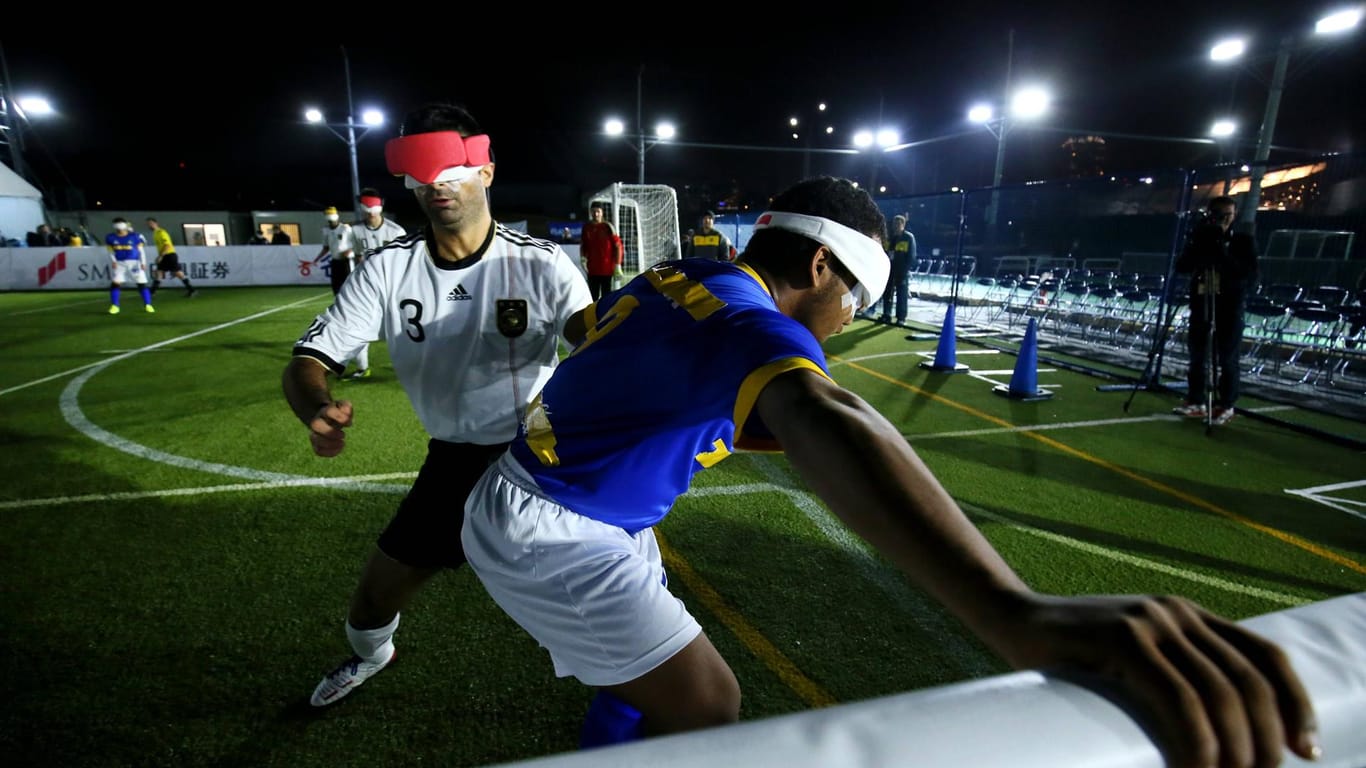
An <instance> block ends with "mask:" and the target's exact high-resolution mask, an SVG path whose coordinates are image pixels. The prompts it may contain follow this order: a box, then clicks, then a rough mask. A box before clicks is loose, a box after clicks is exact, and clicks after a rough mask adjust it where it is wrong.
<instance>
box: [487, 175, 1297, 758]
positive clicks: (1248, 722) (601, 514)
mask: <svg viewBox="0 0 1366 768" xmlns="http://www.w3.org/2000/svg"><path fill="white" fill-rule="evenodd" d="M884 226H885V224H884V219H883V216H882V214H881V213H880V212H879V211H878V208H877V206H876V204H875V203H874V202H873V200H872V199H871V198H870V197H869V196H868V195H867V193H865V192H864V191H862V190H861V189H859V188H858V187H856V186H854V185H853V184H852V183H851V182H849V181H847V180H843V179H834V178H829V177H825V178H816V179H808V180H806V181H803V182H800V183H798V184H796V185H795V186H793V187H791V188H790V189H788V190H786V191H785V192H783V193H782V194H780V195H779V196H778V197H776V198H774V200H773V203H772V205H771V206H770V210H769V211H768V212H766V213H764V214H762V215H761V216H760V217H759V218H758V220H757V221H756V223H755V226H754V235H753V237H752V239H751V240H750V241H749V245H748V247H747V249H746V250H745V253H744V254H743V255H742V257H741V258H740V259H739V260H738V261H736V262H735V263H726V262H716V261H704V260H696V259H687V260H683V261H676V262H668V263H664V264H659V265H656V266H654V267H652V268H650V269H648V270H646V271H645V272H644V273H642V274H641V275H640V276H638V277H637V278H635V279H634V280H632V281H631V283H629V284H628V285H627V286H625V287H624V288H623V289H622V290H619V291H617V292H615V293H612V294H609V295H608V296H606V297H604V298H603V299H601V300H599V301H598V302H597V303H596V304H594V305H592V306H590V307H589V308H588V309H586V310H584V311H583V312H581V313H579V314H577V315H576V316H575V317H573V318H571V320H570V323H569V324H568V325H567V326H566V336H567V337H568V338H570V339H572V340H575V341H576V348H575V350H574V352H573V353H572V354H571V355H570V356H569V357H568V358H567V359H566V360H565V361H564V362H563V363H562V364H561V365H560V366H559V367H558V368H557V369H556V371H555V373H554V374H553V375H552V376H551V377H550V381H549V382H548V383H547V384H546V386H545V387H544V388H543V389H542V391H541V394H540V396H539V397H537V398H536V399H535V400H533V401H532V403H531V406H530V408H529V409H528V412H527V418H526V422H525V424H524V426H523V428H522V430H521V432H520V434H519V437H518V439H517V440H515V441H513V443H512V446H511V448H510V450H509V451H508V452H507V453H506V454H504V455H503V457H502V458H501V459H499V461H498V463H496V464H494V465H493V466H492V467H490V469H489V470H488V471H487V472H486V473H485V474H484V476H483V477H482V478H481V480H480V481H479V484H478V485H477V486H475V488H474V490H473V491H472V492H471V493H470V497H469V501H468V502H467V504H466V518H465V525H464V529H463V531H462V535H461V541H462V543H463V545H464V550H465V555H466V557H467V558H468V562H469V564H470V566H471V567H472V568H473V569H474V571H475V573H476V574H477V575H478V577H479V579H480V580H481V581H482V582H483V584H484V586H485V587H486V588H487V590H488V592H489V594H490V595H491V596H492V597H493V599H494V600H495V601H496V602H497V603H498V604H499V605H500V606H501V607H502V608H503V610H504V611H505V612H507V614H508V615H509V616H511V617H512V618H513V619H514V620H515V621H516V622H517V623H518V624H520V625H521V626H522V627H523V628H524V629H526V630H527V632H528V633H530V634H531V635H532V636H533V637H534V638H535V639H536V641H537V642H538V643H540V644H541V645H542V646H543V647H545V648H546V649H547V650H548V651H549V654H550V658H551V661H552V662H553V664H554V668H555V672H556V674H557V675H559V676H562V677H563V676H571V675H572V676H574V677H577V678H578V679H579V680H580V681H581V682H583V683H585V684H587V685H590V686H594V687H596V688H598V689H599V693H598V696H597V697H596V698H595V700H594V703H593V705H592V706H591V707H590V710H589V716H588V718H587V720H586V721H585V724H584V730H583V732H582V734H581V742H582V743H583V744H584V745H585V746H591V745H597V744H605V743H612V742H617V741H625V740H630V739H633V738H637V737H639V736H642V735H653V734H662V733H669V732H675V731H684V730H691V729H696V728H704V727H708V726H713V725H719V724H723V723H729V722H733V721H735V720H737V719H738V717H739V711H740V688H739V685H738V683H737V682H736V680H735V676H734V673H733V672H732V671H731V669H730V667H729V666H728V665H727V664H726V662H725V661H724V660H723V659H722V658H721V655H720V654H719V653H718V652H717V650H716V648H715V647H713V645H712V643H711V641H710V640H709V639H708V638H707V636H706V634H705V633H704V632H703V631H702V630H701V628H700V627H699V625H698V623H697V622H696V620H694V619H693V617H692V616H691V615H689V613H688V611H687V609H686V607H685V606H684V604H683V603H682V601H680V600H679V599H678V598H676V597H674V596H673V595H672V594H670V592H669V590H668V588H667V585H666V580H665V574H664V569H663V565H662V562H661V558H660V552H659V548H658V545H657V544H656V541H655V537H654V534H653V533H652V530H651V526H653V525H654V524H655V523H657V522H659V521H660V520H661V519H662V518H663V517H664V516H665V515H666V514H667V513H668V511H669V508H670V506H671V505H672V503H673V502H674V500H675V499H676V498H677V497H678V495H679V494H682V493H683V492H684V491H685V490H686V489H687V488H688V485H689V483H690V481H691V478H692V476H693V475H695V474H697V473H698V472H700V471H702V470H704V469H706V468H708V467H710V466H713V465H715V464H716V463H718V462H720V461H722V460H724V459H725V458H726V457H727V456H729V455H730V454H731V453H732V452H733V451H735V450H738V449H756V450H764V449H769V450H772V449H779V448H781V450H783V451H784V452H785V453H786V454H787V457H788V459H789V461H790V462H791V464H792V466H793V468H794V469H795V470H796V471H797V473H798V474H799V475H800V476H801V477H802V479H803V480H804V481H805V482H806V483H807V484H808V485H809V486H810V487H811V488H812V489H813V490H814V491H815V492H816V493H817V494H818V495H819V496H820V497H821V498H822V499H823V500H824V501H825V502H826V503H827V504H828V505H829V507H830V509H831V510H832V511H833V512H834V513H835V514H836V515H837V516H839V517H840V519H841V520H842V521H844V522H845V523H846V524H847V525H848V526H849V527H850V528H851V529H853V530H854V531H855V532H857V533H858V534H859V535H861V536H862V537H864V538H865V539H866V540H867V541H869V542H870V543H871V544H873V545H874V546H875V547H876V548H877V550H878V551H879V552H880V553H882V554H883V555H885V556H886V557H887V558H888V559H889V560H890V561H891V562H893V563H894V564H896V565H897V566H898V567H899V568H900V569H902V570H903V571H905V573H906V574H907V575H908V576H910V577H911V579H912V580H913V581H914V582H915V583H916V584H917V585H919V586H920V587H921V588H923V589H925V590H926V591H927V592H928V593H929V594H931V595H932V596H933V597H935V598H936V599H937V600H939V601H940V602H942V603H943V604H944V605H945V606H946V607H947V608H948V609H949V610H951V611H952V612H953V613H954V615H955V616H957V617H958V618H959V619H960V620H962V621H963V622H964V624H965V625H966V626H967V627H968V628H970V629H971V630H972V631H973V632H974V633H976V634H977V635H978V636H979V637H980V638H981V639H982V640H983V641H984V642H985V643H986V644H987V645H988V646H989V647H991V648H992V649H993V650H994V651H996V652H997V653H999V654H1000V655H1001V656H1002V657H1003V658H1004V659H1005V660H1006V661H1008V662H1009V663H1010V664H1012V665H1013V666H1014V667H1016V668H1040V667H1055V666H1061V667H1071V668H1073V669H1075V670H1081V671H1086V672H1089V673H1092V674H1095V675H1099V676H1100V677H1103V678H1106V679H1108V680H1109V681H1111V682H1118V683H1119V684H1120V685H1121V686H1122V687H1124V688H1125V689H1126V690H1127V692H1128V693H1129V694H1132V695H1134V696H1135V697H1136V700H1137V701H1138V702H1139V703H1140V704H1141V705H1144V706H1145V707H1146V711H1147V712H1148V713H1149V714H1150V715H1152V717H1153V718H1154V720H1155V723H1156V726H1157V733H1158V737H1159V740H1160V741H1162V742H1163V743H1164V744H1165V746H1166V747H1167V748H1168V749H1170V750H1171V754H1172V756H1173V764H1179V765H1197V764H1199V765H1213V764H1229V765H1232V764H1238V765H1244V764H1252V763H1253V762H1254V758H1255V761H1256V764H1257V765H1269V764H1270V763H1271V762H1273V761H1274V760H1276V759H1278V758H1279V756H1280V755H1281V752H1282V750H1283V743H1288V744H1289V745H1290V748H1291V749H1292V750H1293V751H1294V752H1296V753H1297V754H1299V755H1302V756H1310V755H1312V754H1314V753H1315V751H1316V747H1315V743H1314V739H1315V736H1314V725H1313V722H1314V721H1313V713H1312V707H1311V705H1310V703H1309V700H1308V697H1307V695H1306V693H1305V691H1304V688H1303V686H1302V685H1301V683H1300V681H1299V679H1298V677H1297V676H1296V674H1295V673H1294V671H1293V670H1292V669H1291V667H1290V666H1289V663H1288V661H1287V660H1286V657H1285V655H1284V654H1283V652H1281V651H1280V650H1279V649H1278V648H1277V647H1276V646H1274V645H1272V644H1270V643H1269V642H1267V641H1266V640H1264V639H1262V638H1260V637H1259V636H1257V635H1254V634H1252V633H1250V632H1248V631H1247V630H1244V629H1242V628H1241V627H1239V626H1237V625H1236V624H1233V623H1230V622H1227V621H1225V620H1223V619H1220V618H1218V617H1215V616H1213V615H1211V614H1209V613H1207V612H1205V611H1204V610H1202V609H1201V608H1199V607H1197V606H1195V605H1194V604H1192V603H1190V602H1188V601H1186V600H1185V599H1182V598H1179V597H1149V596H1124V597H1120V596H1091V597H1058V596H1051V595H1043V594H1038V593H1035V592H1033V591H1031V590H1030V589H1029V588H1028V587H1027V586H1026V585H1025V584H1024V583H1023V582H1022V581H1021V580H1020V578H1019V577H1018V576H1017V575H1016V574H1015V573H1014V572H1013V571H1012V570H1011V568H1010V567H1009V566H1008V565H1007V564H1006V563H1005V562H1004V561H1003V560H1002V559H1001V557H1000V556H999V555H998V554H997V553H996V551H995V550H994V549H993V548H992V547H991V545H990V544H989V543H988V542H987V540H986V539H985V538H984V537H983V536H982V535H981V534H980V533H979V532H978V530H977V529H976V528H975V527H974V526H973V525H972V524H971V523H970V522H969V521H968V520H967V518H966V517H965V516H964V515H963V513H962V511H961V510H960V509H959V508H958V506H957V504H956V503H955V502H954V501H953V499H952V498H951V497H950V496H949V494H948V493H947V491H945V489H944V488H943V487H942V486H941V485H940V484H939V482H938V480H936V478H935V477H934V476H933V475H932V474H931V473H930V471H929V470H928V469H927V468H926V466H925V465H924V464H923V463H922V462H921V461H920V459H919V458H918V457H917V456H916V454H915V452H914V451H913V450H912V449H911V447H910V446H909V445H908V444H907V442H906V440H905V438H903V437H902V436H901V434H900V433H899V432H898V430H897V429H896V428H895V427H894V426H893V425H892V424H891V423H889V422H888V421H887V420H886V419H885V418H883V417H882V416H881V415H880V414H878V413H877V412H876V411H874V410H873V409H872V408H870V407H869V406H868V404H867V403H865V402H864V401H863V400H862V399H861V398H859V397H858V396H857V395H855V394H853V393H852V392H849V391H848V390H846V389H843V388H841V387H840V386H839V385H837V384H836V383H835V382H834V381H832V380H831V378H830V375H829V372H828V371H827V369H826V362H825V357H824V355H823V354H822V352H821V348H820V344H821V343H822V342H823V341H824V340H825V339H826V338H828V337H829V336H830V335H831V334H834V333H837V332H839V331H840V330H841V328H842V327H843V326H845V325H847V324H849V323H851V322H852V320H853V314H854V311H855V309H856V308H867V307H870V306H872V305H873V303H874V302H875V301H876V299H877V297H878V294H880V293H881V292H882V290H883V288H884V287H885V285H886V283H887V276H888V269H889V263H888V259H887V257H886V255H885V253H884V252H883V250H882V247H881V242H880V237H881V234H882V232H883V231H884ZM607 380H610V381H611V382H612V391H613V393H614V395H613V397H612V400H611V402H610V403H609V404H604V403H603V402H602V398H601V397H600V394H601V387H602V382H603V381H607Z"/></svg>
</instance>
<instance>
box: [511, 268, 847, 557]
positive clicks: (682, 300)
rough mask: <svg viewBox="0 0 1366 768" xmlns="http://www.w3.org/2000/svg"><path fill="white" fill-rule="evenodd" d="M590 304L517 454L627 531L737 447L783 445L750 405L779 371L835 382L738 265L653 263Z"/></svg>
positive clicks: (591, 511) (652, 517)
mask: <svg viewBox="0 0 1366 768" xmlns="http://www.w3.org/2000/svg"><path fill="white" fill-rule="evenodd" d="M587 312H588V315H587V318H586V319H587V327H588V334H587V337H586V338H585V339H584V341H583V343H581V344H580V345H579V346H578V348H577V349H575V350H574V352H573V354H571V355H570V356H569V357H568V358H566V359H565V360H564V362H562V363H561V364H560V367H559V368H558V369H557V370H556V371H555V374H554V375H553V376H552V377H551V379H550V382H549V383H548V384H547V385H546V386H545V389H544V390H542V392H541V395H540V397H539V398H537V399H536V400H535V401H533V402H532V403H531V406H530V407H529V408H528V411H527V421H526V425H525V426H524V427H523V429H522V432H521V434H520V435H519V437H518V439H517V441H515V442H514V443H513V445H512V454H513V456H514V457H515V458H516V459H517V461H518V463H520V464H521V465H522V467H524V468H525V469H526V470H527V472H528V473H529V474H530V475H531V476H532V477H533V478H535V480H536V482H537V483H538V484H539V485H540V487H541V490H542V491H544V492H545V494H546V495H548V496H549V497H550V498H552V499H554V500H555V501H556V502H558V503H560V504H561V505H563V506H565V507H568V508H569V509H572V510H574V511H575V512H577V513H579V514H581V515H584V516H586V517H591V518H593V519H595V520H599V521H602V522H605V523H610V524H612V525H617V526H620V527H621V528H623V529H625V530H627V531H629V532H632V533H634V532H636V531H639V530H642V529H645V528H649V527H650V526H652V525H654V524H655V523H657V522H659V521H660V520H661V519H663V518H664V516H665V515H666V514H667V513H668V511H669V508H670V507H671V506H672V505H673V502H674V499H676V498H677V497H678V496H679V495H680V494H682V493H683V492H685V491H686V490H687V489H688V486H689V484H690V483H691V482H692V476H693V475H694V474H696V473H698V472H700V471H701V470H703V469H706V468H707V467H710V466H712V465H714V464H716V463H717V462H719V461H721V460H722V459H724V458H725V457H727V456H729V455H730V454H731V453H732V452H733V451H735V450H736V448H737V447H738V448H740V449H745V450H768V451H776V450H779V446H778V445H777V443H776V441H774V440H773V437H772V434H771V433H770V432H769V430H768V429H767V427H765V426H764V425H763V424H762V423H761V422H760V420H759V418H758V415H757V414H754V413H752V411H753V409H754V403H755V401H756V400H757V399H758V396H759V392H760V391H762V390H763V388H764V386H765V385H767V384H768V382H769V381H771V380H772V379H773V378H774V377H775V376H777V375H779V374H781V373H784V372H786V371H790V370H793V369H796V368H807V369H810V370H814V371H817V372H819V373H821V374H822V375H824V376H826V377H827V378H828V377H829V372H828V371H827V369H826V363H825V354H824V352H823V351H822V350H821V347H820V344H819V343H818V342H817V341H816V338H815V337H814V336H812V335H811V332H810V331H809V330H807V329H806V327H805V326H803V325H801V324H800V323H798V322H797V321H795V320H792V319H791V318H789V317H787V316H785V315H783V314H782V313H780V312H779V311H778V308H777V305H776V304H775V303H774V301H773V297H772V295H771V294H770V293H769V292H768V289H767V287H765V286H764V284H763V281H762V280H760V279H759V276H758V275H757V274H756V273H755V272H754V271H753V270H752V269H750V268H749V267H747V266H744V265H737V264H731V263H728V262H718V261H711V260H704V259H685V260H683V261H673V262H667V263H664V264H659V265H656V266H654V267H652V268H650V269H649V270H647V271H645V272H644V273H642V274H641V275H640V276H638V277H636V278H635V279H634V280H632V281H631V282H630V283H629V284H627V285H626V286H625V287H624V288H623V289H621V290H620V291H617V292H615V293H612V294H609V295H607V296H605V297H604V298H603V299H602V300H601V301H599V302H598V303H597V304H595V305H593V306H592V307H590V308H589V309H588V310H587Z"/></svg>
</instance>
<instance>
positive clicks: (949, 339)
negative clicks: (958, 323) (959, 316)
mask: <svg viewBox="0 0 1366 768" xmlns="http://www.w3.org/2000/svg"><path fill="white" fill-rule="evenodd" d="M954 307H955V305H953V304H950V305H949V309H948V311H947V312H945V313H944V328H943V330H941V331H940V332H939V348H938V349H937V350H935V353H934V362H929V361H928V360H927V361H925V362H923V363H921V364H920V367H921V368H929V369H930V370H931V371H941V372H943V373H963V372H964V371H966V370H967V369H968V367H967V366H966V365H959V363H958V356H957V355H958V352H957V347H956V346H954V330H953V310H954Z"/></svg>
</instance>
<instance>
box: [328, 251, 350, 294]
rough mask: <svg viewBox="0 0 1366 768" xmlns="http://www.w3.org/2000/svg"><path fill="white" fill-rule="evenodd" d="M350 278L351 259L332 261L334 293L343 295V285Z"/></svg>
mask: <svg viewBox="0 0 1366 768" xmlns="http://www.w3.org/2000/svg"><path fill="white" fill-rule="evenodd" d="M350 276H351V260H350V259H332V293H334V294H335V293H341V287H342V283H344V282H346V278H348V277H350Z"/></svg>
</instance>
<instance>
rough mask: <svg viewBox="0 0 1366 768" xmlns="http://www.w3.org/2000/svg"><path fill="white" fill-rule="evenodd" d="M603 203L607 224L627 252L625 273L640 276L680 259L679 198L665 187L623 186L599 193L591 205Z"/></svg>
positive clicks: (619, 184) (622, 268)
mask: <svg viewBox="0 0 1366 768" xmlns="http://www.w3.org/2000/svg"><path fill="white" fill-rule="evenodd" d="M593 203H603V204H604V205H605V206H606V208H607V220H608V221H610V222H612V226H614V227H616V230H617V234H619V235H621V242H622V246H623V247H624V249H625V251H626V255H625V260H624V263H623V264H622V267H621V270H622V272H624V273H626V274H628V275H635V274H639V273H640V272H642V271H644V270H646V269H649V268H650V267H652V266H654V265H655V264H658V263H659V262H661V261H669V260H671V259H677V258H679V256H680V253H681V252H680V250H679V243H680V242H681V241H680V240H679V235H678V195H677V193H675V192H674V189H673V187H669V186H666V185H663V184H623V183H622V182H616V183H614V184H612V186H610V187H608V188H606V189H604V190H602V191H600V192H597V193H596V194H594V195H593V196H592V198H590V200H589V205H592V204H593Z"/></svg>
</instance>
